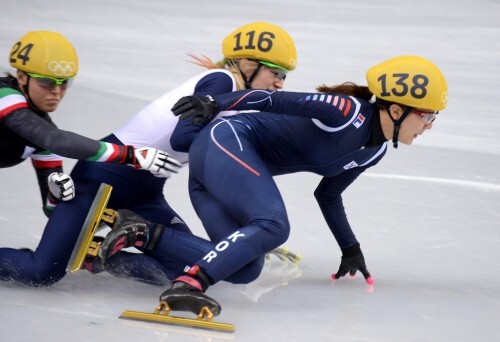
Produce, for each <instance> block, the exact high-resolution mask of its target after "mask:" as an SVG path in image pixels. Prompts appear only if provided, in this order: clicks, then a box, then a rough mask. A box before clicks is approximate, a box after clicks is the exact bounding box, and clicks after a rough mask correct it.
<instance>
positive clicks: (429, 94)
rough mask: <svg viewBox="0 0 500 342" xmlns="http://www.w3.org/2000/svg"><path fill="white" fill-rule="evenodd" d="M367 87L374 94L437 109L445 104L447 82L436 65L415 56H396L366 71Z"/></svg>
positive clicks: (402, 103) (408, 104) (394, 100)
mask: <svg viewBox="0 0 500 342" xmlns="http://www.w3.org/2000/svg"><path fill="white" fill-rule="evenodd" d="M366 80H367V82H368V89H369V90H370V91H371V92H372V93H373V94H374V95H375V96H376V97H377V98H378V99H382V100H385V101H388V102H394V103H400V104H401V105H403V106H407V107H413V108H419V109H423V110H428V111H430V112H432V111H439V110H443V109H445V108H446V105H447V101H448V86H447V84H446V80H445V78H444V76H443V74H442V73H441V71H440V70H439V68H438V67H437V66H436V65H434V64H433V63H431V62H430V61H429V60H427V59H425V58H422V57H418V56H400V57H396V58H393V59H390V60H387V61H385V62H382V63H380V64H378V65H375V66H374V67H372V68H370V69H369V70H368V71H367V72H366Z"/></svg>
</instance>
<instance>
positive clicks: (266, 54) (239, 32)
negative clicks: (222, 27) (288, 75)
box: [222, 22, 297, 71]
mask: <svg viewBox="0 0 500 342" xmlns="http://www.w3.org/2000/svg"><path fill="white" fill-rule="evenodd" d="M222 54H223V55H224V58H226V59H229V60H238V59H242V58H247V59H255V60H258V61H261V62H265V63H268V64H266V65H268V66H270V67H272V68H280V69H284V70H287V71H290V70H293V69H295V67H296V64H297V50H296V49H295V44H294V42H293V40H292V38H291V37H290V35H289V34H288V33H287V32H286V31H285V30H283V29H282V28H281V27H279V26H276V25H273V24H270V23H266V22H255V23H250V24H247V25H244V26H242V27H240V28H238V29H236V30H235V31H233V32H232V33H231V34H229V35H228V36H227V37H226V38H224V40H223V41H222Z"/></svg>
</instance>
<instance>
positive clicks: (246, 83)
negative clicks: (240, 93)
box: [238, 63, 263, 89]
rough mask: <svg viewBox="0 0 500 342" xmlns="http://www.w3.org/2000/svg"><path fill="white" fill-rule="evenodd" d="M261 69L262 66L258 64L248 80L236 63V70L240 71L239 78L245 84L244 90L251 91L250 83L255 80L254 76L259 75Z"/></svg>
mask: <svg viewBox="0 0 500 342" xmlns="http://www.w3.org/2000/svg"><path fill="white" fill-rule="evenodd" d="M262 67H263V64H260V63H258V66H257V69H255V70H254V72H253V74H252V76H250V78H249V79H247V77H246V76H245V74H244V73H243V71H241V69H240V64H239V63H238V70H239V71H240V74H241V77H242V78H243V82H245V89H252V86H251V84H252V82H253V80H254V79H255V76H257V74H258V73H259V70H260V69H261V68H262Z"/></svg>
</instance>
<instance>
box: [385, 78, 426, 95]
mask: <svg viewBox="0 0 500 342" xmlns="http://www.w3.org/2000/svg"><path fill="white" fill-rule="evenodd" d="M392 77H394V78H396V80H395V81H394V83H395V84H396V87H394V88H392V89H390V91H388V89H387V74H383V75H381V76H380V77H379V78H378V81H379V82H380V85H381V86H382V93H381V95H382V96H390V95H391V94H392V95H394V96H398V97H403V96H406V95H407V94H408V91H409V92H410V94H411V96H413V97H414V98H416V99H422V98H424V97H425V95H427V88H426V86H427V85H428V84H429V78H427V76H425V75H419V74H417V75H415V76H413V77H412V78H411V85H408V84H407V82H408V81H409V80H408V78H409V77H410V74H403V73H401V74H392Z"/></svg>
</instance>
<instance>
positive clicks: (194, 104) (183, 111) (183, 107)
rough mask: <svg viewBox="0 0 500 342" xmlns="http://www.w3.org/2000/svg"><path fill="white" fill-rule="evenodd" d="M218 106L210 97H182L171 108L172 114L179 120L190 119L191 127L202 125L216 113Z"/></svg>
mask: <svg viewBox="0 0 500 342" xmlns="http://www.w3.org/2000/svg"><path fill="white" fill-rule="evenodd" d="M218 108H219V105H218V104H217V101H215V99H214V98H213V97H212V96H210V95H207V96H197V95H192V96H184V97H182V98H180V99H179V101H177V102H176V103H175V104H174V106H173V107H172V109H171V110H172V113H174V115H176V116H179V115H180V117H179V119H180V120H186V119H189V118H191V119H192V121H191V123H192V124H193V125H196V124H199V123H203V122H205V121H206V120H207V119H209V118H210V117H211V116H212V114H214V113H217V111H218Z"/></svg>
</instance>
